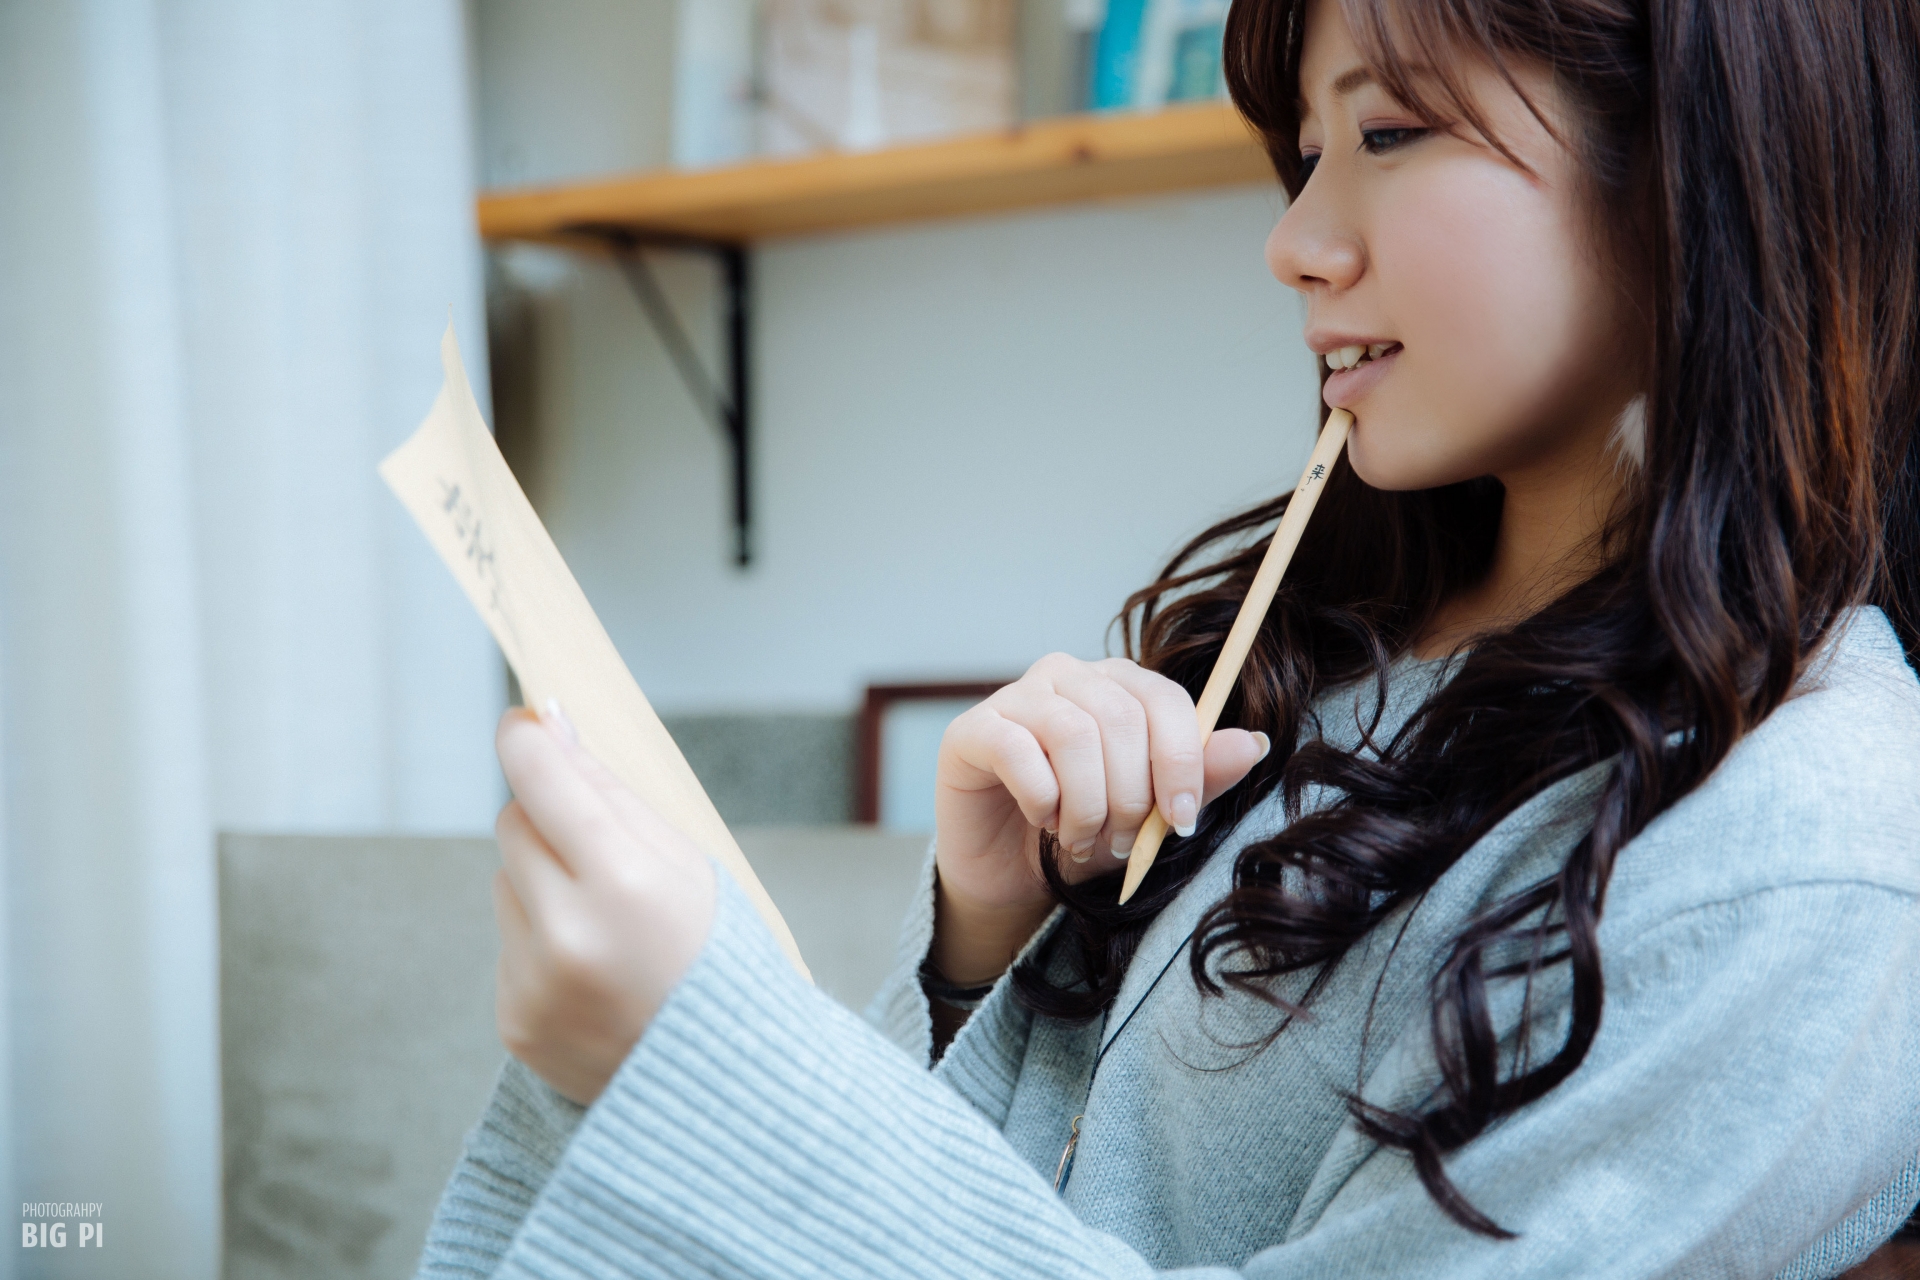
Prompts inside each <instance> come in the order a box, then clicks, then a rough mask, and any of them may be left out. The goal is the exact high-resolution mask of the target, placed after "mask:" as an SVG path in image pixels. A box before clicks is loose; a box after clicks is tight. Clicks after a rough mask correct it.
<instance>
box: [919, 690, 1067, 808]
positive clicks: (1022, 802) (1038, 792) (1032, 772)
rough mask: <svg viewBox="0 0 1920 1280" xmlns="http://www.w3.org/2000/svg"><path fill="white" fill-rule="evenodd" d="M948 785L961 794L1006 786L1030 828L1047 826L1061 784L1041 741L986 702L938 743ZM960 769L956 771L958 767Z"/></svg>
mask: <svg viewBox="0 0 1920 1280" xmlns="http://www.w3.org/2000/svg"><path fill="white" fill-rule="evenodd" d="M940 751H941V755H942V756H943V757H945V760H944V761H943V763H945V764H947V765H948V766H949V767H948V768H946V769H944V770H943V773H944V774H945V778H946V783H947V785H948V786H950V787H953V788H955V789H957V790H961V791H985V790H988V789H989V788H992V787H1004V788H1006V791H1007V794H1008V795H1010V796H1012V797H1013V802H1014V803H1015V804H1016V805H1018V806H1019V808H1020V815H1021V816H1022V817H1023V818H1025V819H1026V820H1027V823H1028V825H1030V826H1035V827H1042V826H1046V825H1048V824H1049V823H1051V822H1052V821H1053V820H1054V814H1055V811H1056V810H1058V808H1059V807H1060V784H1059V780H1058V779H1056V778H1055V777H1054V776H1053V765H1052V764H1051V763H1050V762H1049V761H1048V760H1047V753H1046V752H1045V751H1043V750H1041V749H1040V743H1039V742H1038V740H1036V739H1035V738H1034V736H1033V734H1031V733H1029V732H1028V731H1027V729H1026V728H1025V727H1024V726H1022V725H1019V724H1016V723H1014V722H1013V721H1012V720H1009V719H1007V718H1006V717H1005V716H1003V715H1001V714H1000V711H999V709H998V708H996V707H994V706H993V705H992V704H991V703H990V702H987V703H982V704H980V705H979V706H977V707H975V708H973V710H971V711H968V712H966V713H965V714H963V715H962V716H961V717H960V718H959V719H957V720H955V721H954V722H953V724H952V725H951V726H950V727H949V729H948V730H947V733H946V735H945V737H944V738H943V739H942V740H941V744H940ZM956 766H957V767H956Z"/></svg>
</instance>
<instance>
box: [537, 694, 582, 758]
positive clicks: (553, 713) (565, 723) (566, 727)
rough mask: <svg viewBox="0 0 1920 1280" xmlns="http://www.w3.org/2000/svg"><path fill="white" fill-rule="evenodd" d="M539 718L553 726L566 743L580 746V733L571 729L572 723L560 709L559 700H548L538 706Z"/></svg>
mask: <svg viewBox="0 0 1920 1280" xmlns="http://www.w3.org/2000/svg"><path fill="white" fill-rule="evenodd" d="M540 718H541V719H542V720H545V721H546V722H547V723H548V724H550V725H552V726H553V729H554V732H556V733H558V734H559V735H560V736H561V737H562V738H564V739H565V740H566V741H568V742H571V743H572V744H573V745H574V746H576V747H577V746H579V745H580V731H579V730H578V729H575V728H574V727H573V721H571V720H569V719H567V713H566V712H564V711H562V710H561V709H560V699H558V698H548V699H547V700H546V701H545V702H543V703H541V704H540Z"/></svg>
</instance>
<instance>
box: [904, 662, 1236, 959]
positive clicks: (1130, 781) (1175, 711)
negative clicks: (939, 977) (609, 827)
mask: <svg viewBox="0 0 1920 1280" xmlns="http://www.w3.org/2000/svg"><path fill="white" fill-rule="evenodd" d="M1267 746H1268V744H1267V742H1266V737H1265V735H1264V734H1255V733H1248V732H1246V731H1245V730H1241V729H1222V730H1220V731H1219V732H1217V733H1215V734H1214V735H1213V736H1212V738H1211V739H1210V740H1208V741H1207V743H1206V746H1205V750H1204V752H1203V750H1202V747H1201V740H1200V729H1199V725H1198V723H1197V722H1196V719H1195V716H1194V706H1193V699H1192V698H1191V697H1190V696H1189V695H1188V693H1187V691H1186V690H1185V689H1183V688H1181V687H1180V686H1179V685H1178V684H1175V683H1174V682H1173V681H1172V680H1169V679H1167V678H1166V677H1165V676H1163V675H1160V674H1158V673H1157V672H1153V671H1148V670H1146V669H1145V668H1144V667H1141V666H1139V665H1137V664H1136V663H1133V662H1130V661H1128V660H1127V659H1125V658H1107V659H1105V660H1103V661H1100V662H1086V661H1082V660H1081V659H1079V658H1074V657H1070V656H1068V655H1067V654H1060V653H1056V654H1050V655H1048V656H1047V657H1045V658H1042V659H1040V661H1038V662H1036V663H1034V664H1033V666H1032V667H1031V668H1029V669H1028V671H1027V673H1026V675H1024V676H1022V677H1021V678H1020V679H1019V680H1017V681H1015V682H1014V683H1012V684H1010V685H1008V686H1007V687H1006V688H1004V689H1001V690H1000V691H999V692H998V693H995V694H994V695H993V696H992V697H990V698H988V699H987V700H986V701H985V702H982V703H981V704H980V705H979V706H976V707H974V708H973V709H972V710H970V711H968V712H966V713H965V714H964V715H962V716H960V717H959V718H958V719H956V720H955V721H954V722H953V724H952V725H950V726H948V728H947V733H946V736H945V738H943V739H942V741H941V744H940V764H939V770H938V782H937V784H936V786H935V791H934V813H935V823H936V826H937V828H938V841H937V847H938V860H939V872H940V875H939V904H938V911H937V917H936V918H937V924H936V927H935V932H934V943H933V956H932V958H933V962H934V965H935V967H936V968H938V969H939V970H940V972H941V973H942V974H944V975H945V976H946V977H947V978H948V979H949V980H950V981H953V982H957V983H962V984H972V983H977V982H982V981H988V980H991V979H992V978H995V977H997V976H998V975H999V974H1000V973H1001V972H1002V971H1003V970H1004V969H1005V968H1006V967H1007V965H1008V964H1009V963H1010V962H1011V961H1012V959H1013V957H1014V955H1015V953H1017V952H1018V950H1019V949H1020V947H1021V946H1022V945H1023V944H1024V943H1025V941H1026V940H1027V938H1029V937H1031V936H1032V934H1033V930H1034V929H1035V928H1036V927H1037V926H1038V925H1039V923H1040V921H1041V920H1042V919H1044V918H1045V916H1046V914H1047V912H1048V911H1049V910H1051V909H1052V907H1053V891H1052V890H1051V889H1050V888H1049V887H1048V885H1047V882H1046V879H1045V878H1044V877H1043V876H1042V874H1041V872H1040V833H1041V832H1042V831H1043V830H1045V831H1051V832H1053V833H1054V834H1055V835H1057V836H1058V838H1059V841H1060V846H1061V848H1062V849H1063V850H1064V851H1065V852H1066V855H1067V856H1066V858H1065V859H1063V861H1062V863H1061V866H1060V870H1061V872H1062V874H1063V875H1064V876H1065V878H1066V879H1067V881H1068V882H1069V883H1078V882H1080V881H1082V880H1086V879H1089V878H1091V877H1093V876H1096V875H1102V874H1106V873H1108V872H1111V871H1113V870H1114V869H1115V868H1116V867H1118V866H1120V865H1122V860H1123V859H1124V857H1125V855H1126V853H1127V852H1128V851H1129V850H1130V849H1131V848H1132V847H1133V838H1134V835H1135V834H1136V833H1137V832H1138V831H1139V830H1140V826H1141V824H1142V823H1143V822H1145V821H1146V818H1147V815H1148V814H1149V813H1151V812H1152V811H1153V810H1154V808H1155V807H1156V805H1157V806H1158V808H1159V809H1160V811H1161V814H1162V816H1163V817H1165V818H1166V819H1167V822H1168V825H1169V826H1172V827H1173V828H1175V829H1176V830H1182V829H1184V830H1189V831H1190V830H1192V827H1193V824H1194V822H1195V821H1197V819H1198V817H1199V812H1200V809H1201V807H1202V806H1203V805H1205V804H1206V803H1207V802H1208V801H1210V800H1212V799H1213V798H1214V797H1215V796H1217V795H1219V794H1220V793H1221V792H1223V791H1225V790H1226V789H1227V788H1228V787H1231V786H1232V785H1234V784H1235V783H1236V782H1238V781H1240V779H1241V778H1243V777H1245V776H1246V774H1247V771H1248V770H1250V769H1252V768H1253V766H1254V765H1256V764H1258V763H1259V762H1260V760H1261V759H1262V758H1264V757H1265V755H1266V753H1267Z"/></svg>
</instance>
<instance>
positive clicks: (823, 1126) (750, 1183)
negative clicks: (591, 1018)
mask: <svg viewBox="0 0 1920 1280" xmlns="http://www.w3.org/2000/svg"><path fill="white" fill-rule="evenodd" d="M436 1234H437V1236H438V1233H436ZM1128 1259H1131V1265H1128V1262H1127V1260H1128ZM496 1274H498V1275H501V1276H514V1277H543V1278H547V1280H554V1278H557V1277H582V1278H584V1277H605V1276H635V1277H639V1276H676V1277H685V1276H736V1277H745V1276H766V1277H783V1278H797V1277H821V1278H823V1280H825V1278H828V1277H831V1278H832V1280H846V1278H847V1277H855V1276H898V1277H924V1276H953V1275H992V1276H1001V1275H1005V1276H1019V1275H1031V1276H1047V1277H1054V1278H1059V1280H1071V1278H1072V1277H1087V1278H1088V1280H1092V1278H1093V1277H1110V1276H1116V1275H1126V1274H1135V1275H1145V1274H1148V1271H1147V1268H1146V1267H1145V1266H1144V1264H1142V1263H1141V1262H1140V1261H1139V1259H1138V1257H1137V1256H1136V1255H1133V1254H1131V1251H1129V1250H1127V1249H1126V1248H1125V1247H1124V1246H1123V1245H1121V1244H1120V1243H1119V1242H1118V1241H1116V1240H1114V1239H1112V1238H1111V1237H1107V1236H1101V1235H1099V1234H1098V1233H1096V1232H1092V1231H1090V1230H1088V1229H1087V1228H1085V1227H1083V1226H1082V1225H1081V1224H1080V1223H1079V1222H1078V1221H1076V1220H1075V1218H1074V1216H1073V1214H1072V1213H1071V1212H1069V1211H1068V1209H1067V1208H1066V1206H1065V1205H1064V1204H1063V1203H1062V1202H1061V1201H1060V1200H1059V1198H1058V1197H1056V1196H1055V1195H1054V1194H1053V1192H1052V1189H1051V1188H1050V1187H1048V1186H1047V1184H1046V1183H1045V1182H1043V1181H1042V1180H1041V1179H1040V1177H1039V1175H1038V1174H1036V1173H1035V1172H1034V1170H1033V1169H1032V1168H1031V1167H1030V1166H1028V1165H1027V1164H1026V1162H1025V1161H1023V1160H1021V1159H1020V1157H1019V1156H1018V1155H1016V1154H1015V1153H1014V1152H1013V1150H1012V1149H1011V1148H1010V1147H1009V1146H1008V1145H1007V1143H1006V1141H1005V1140H1004V1139H1003V1138H1002V1137H1001V1135H1000V1134H999V1132H998V1131H997V1130H995V1129H994V1127H993V1126H992V1125H991V1124H990V1123H988V1121H987V1120H986V1119H985V1118H984V1117H983V1116H982V1115H981V1114H980V1113H979V1112H978V1111H977V1110H976V1109H975V1108H974V1107H972V1106H971V1105H969V1104H968V1103H966V1102H965V1101H964V1100H963V1099H962V1098H961V1097H960V1096H959V1095H958V1094H956V1093H955V1092H954V1090H953V1089H951V1088H949V1087H948V1086H947V1085H946V1084H944V1083H943V1082H941V1081H940V1080H938V1079H936V1078H934V1077H933V1076H932V1075H930V1074H929V1073H928V1072H927V1071H926V1069H925V1068H924V1066H922V1065H921V1064H919V1063H916V1062H915V1061H913V1060H912V1059H911V1058H909V1057H908V1056H907V1055H906V1054H905V1053H903V1052H901V1050H900V1049H899V1048H898V1047H897V1046H895V1045H893V1044H891V1043H889V1042H888V1041H887V1040H885V1039H884V1038H883V1037H881V1036H880V1035H879V1034H878V1033H877V1032H876V1031H875V1030H874V1029H873V1028H872V1027H871V1026H869V1025H867V1024H866V1023H865V1022H863V1021H861V1020H860V1019H859V1018H858V1017H856V1016H855V1015H853V1014H852V1013H850V1012H848V1011H847V1010H845V1009H844V1008H842V1007H841V1006H840V1005H838V1004H836V1003H835V1002H834V1001H833V1000H832V999H831V998H829V997H828V996H826V995H824V994H822V993H821V992H820V991H819V990H818V989H817V988H815V987H813V986H811V985H810V984H808V983H807V982H805V981H804V980H802V979H801V978H800V977H799V976H798V975H796V974H795V973H794V971H793V969H792V967H791V966H790V965H788V963H787V962H786V960H785V958H784V957H782V956H781V954H780V952H779V951H778V949H777V948H776V947H775V946H774V944H773V941H772V939H771V937H770V936H769V935H768V934H767V932H766V930H765V928H764V927H763V926H762V925H761V924H760V922H759V920H758V919H757V917H755V916H754V915H753V912H752V908H751V907H750V906H749V905H748V904H747V902H746V899H745V898H744V897H743V896H742V895H741V894H740V892H739V890H738V889H737V888H735V887H734V885H733V884H732V882H731V881H729V880H725V879H724V878H723V879H722V881H721V893H720V903H719V909H718V912H717V914H716V917H715V921H714V929H713V935H712V937H711V938H710V939H709V941H708V944H707V947H706V949H705V950H704V951H703V952H702V953H701V957H700V959H699V960H698V961H697V962H696V963H695V964H694V966H693V968H692V969H691V970H689V971H688V973H687V976H686V977H685V978H684V979H682V981H681V983H680V985H679V986H678V987H677V988H675V990H674V993H673V995H672V996H671V997H670V998H669V999H668V1001H667V1003H666V1005H665V1006H664V1007H663V1008H662V1009H661V1011H660V1013H659V1015H658V1016H657V1017H656V1018H655V1019H654V1021H653V1023H652V1024H651V1025H650V1026H649V1027H648V1028H647V1032H646V1034H645V1035H644V1036H643V1037H642V1038H641V1040H640V1043H639V1044H638V1045H637V1046H636V1047H635V1048H634V1051H633V1053H632V1054H631V1055H630V1056H629V1057H628V1059H627V1061H626V1062H625V1064H623V1065H622V1067H621V1069H620V1071H619V1072H618V1073H617V1074H616V1075H615V1076H614V1078H613V1080H612V1082H611V1083H610V1084H609V1085H608V1086H607V1090H606V1092H605V1093H603V1094H602V1095H601V1097H600V1098H599V1099H598V1100H597V1101H596V1102H595V1103H594V1105H593V1107H592V1108H591V1109H590V1110H589V1111H588V1113H587V1115H586V1117H585V1119H584V1121H583V1122H582V1123H581V1125H580V1128H579V1130H578V1132H577V1133H575V1135H574V1137H573V1141H572V1144H571V1145H570V1146H569V1147H568V1148H567V1151H566V1155H565V1158H564V1159H563V1160H562V1161H561V1162H560V1164H559V1166H558V1167H557V1168H556V1169H554V1170H553V1173H552V1176H551V1177H550V1178H549V1179H548V1181H547V1183H546V1185H545V1188H544V1190H542V1191H541V1193H540V1195H539V1197H538V1198H537V1200H536V1201H535V1202H534V1205H533V1208H532V1210H531V1212H530V1213H528V1215H527V1217H526V1219H525V1222H524V1224H523V1225H522V1227H521V1229H520V1231H519V1234H518V1235H517V1237H516V1238H515V1239H514V1242H513V1245H512V1248H511V1249H510V1250H509V1251H508V1253H507V1255H506V1257H505V1259H504V1262H503V1264H502V1266H501V1267H500V1269H499V1271H498V1272H497V1273H496Z"/></svg>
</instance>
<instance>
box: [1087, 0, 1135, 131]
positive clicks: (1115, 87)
mask: <svg viewBox="0 0 1920 1280" xmlns="http://www.w3.org/2000/svg"><path fill="white" fill-rule="evenodd" d="M1146 13H1147V0H1107V20H1106V21H1105V22H1103V23H1101V24H1100V38H1099V40H1098V41H1097V42H1096V43H1095V45H1094V51H1093V75H1092V76H1091V77H1089V79H1090V80H1091V82H1092V83H1091V85H1090V86H1089V87H1090V90H1091V92H1090V94H1089V99H1090V100H1089V101H1088V103H1087V105H1088V106H1089V107H1091V108H1092V109H1094V110H1095V111H1106V110H1111V109H1113V108H1115V107H1131V106H1132V105H1133V99H1134V83H1135V81H1136V79H1137V78H1138V76H1139V70H1140V27H1141V24H1142V20H1143V19H1144V18H1145V17H1146Z"/></svg>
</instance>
